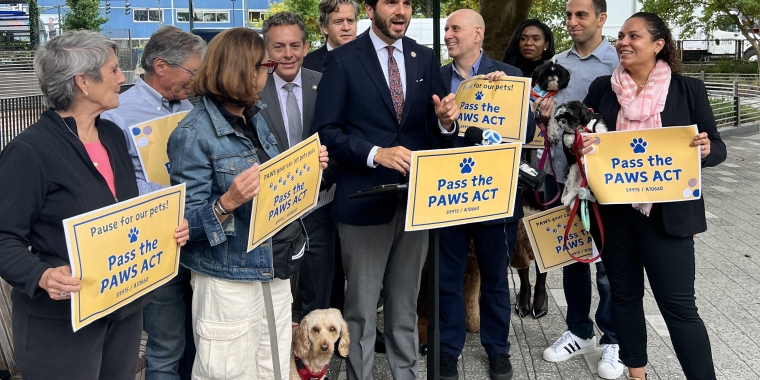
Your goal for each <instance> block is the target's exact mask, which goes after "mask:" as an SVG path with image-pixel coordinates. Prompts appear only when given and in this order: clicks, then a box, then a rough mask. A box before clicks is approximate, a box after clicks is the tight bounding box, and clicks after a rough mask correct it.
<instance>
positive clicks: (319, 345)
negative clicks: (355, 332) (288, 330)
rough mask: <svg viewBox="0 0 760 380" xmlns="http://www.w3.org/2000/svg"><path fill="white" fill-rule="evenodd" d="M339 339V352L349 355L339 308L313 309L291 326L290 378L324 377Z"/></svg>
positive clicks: (343, 322) (304, 379)
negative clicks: (299, 321) (297, 323)
mask: <svg viewBox="0 0 760 380" xmlns="http://www.w3.org/2000/svg"><path fill="white" fill-rule="evenodd" d="M338 338H340V344H339V345H338V352H339V353H340V355H341V356H343V357H345V356H347V355H348V345H349V343H350V340H349V337H348V326H346V321H344V320H343V316H342V315H341V314H340V310H338V309H321V310H314V311H312V312H311V313H309V314H307V315H306V316H305V317H303V319H302V320H301V324H300V325H295V326H294V328H293V343H292V346H291V352H290V380H302V379H303V380H309V379H323V378H324V377H325V374H326V373H327V365H328V364H330V358H331V357H332V355H333V350H334V348H335V342H337V341H338Z"/></svg>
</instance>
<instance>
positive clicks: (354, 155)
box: [311, 30, 457, 226]
mask: <svg viewBox="0 0 760 380" xmlns="http://www.w3.org/2000/svg"><path fill="white" fill-rule="evenodd" d="M368 33H371V30H368V31H367V32H365V33H362V34H361V35H360V36H359V37H357V38H356V40H354V41H351V42H349V43H347V44H344V45H342V46H341V47H340V48H338V49H335V50H332V51H331V52H330V54H327V56H326V57H325V66H324V70H323V72H322V80H321V81H320V85H319V89H318V90H317V103H316V106H315V108H314V109H315V110H318V111H317V112H316V113H315V114H314V121H313V124H312V129H311V130H312V133H313V132H319V137H320V139H321V141H322V143H323V144H324V145H326V146H327V150H328V152H330V157H334V158H336V159H337V160H338V162H339V167H340V169H339V173H338V174H337V176H336V177H337V178H336V184H337V187H336V190H335V199H334V200H333V202H332V214H333V217H334V218H335V220H337V221H339V222H342V223H348V224H352V225H357V226H366V225H376V224H383V223H387V222H389V221H390V220H391V218H392V217H393V215H394V213H395V211H396V206H397V202H398V201H399V197H398V196H397V195H388V196H379V197H369V198H361V199H349V198H348V197H349V195H351V194H354V193H357V192H358V191H360V190H364V189H367V188H371V187H375V186H379V185H384V184H393V183H398V182H405V181H407V179H406V177H404V176H401V175H400V174H399V172H397V171H395V170H392V169H388V168H385V167H382V166H378V167H376V168H374V169H373V168H370V167H369V166H367V157H368V156H369V153H370V151H371V150H372V148H373V147H374V146H379V147H381V148H389V147H395V146H403V147H406V148H407V149H409V150H413V151H414V150H425V149H430V148H431V147H432V140H433V139H439V140H441V141H444V140H447V138H445V137H443V135H442V133H441V131H440V128H439V126H438V117H437V116H436V115H435V108H434V106H433V100H432V96H433V94H437V95H438V96H439V97H440V98H443V97H444V96H445V95H447V94H448V92H446V86H445V85H444V83H443V78H442V77H441V70H440V67H441V65H440V63H439V61H438V57H437V56H436V55H435V54H434V53H433V50H431V49H430V48H427V47H424V46H422V45H419V44H417V43H416V42H414V40H412V39H410V38H406V37H405V38H404V39H403V40H402V43H403V50H404V65H405V68H406V85H405V88H406V97H405V101H404V111H403V115H402V118H401V124H400V125H399V123H398V121H397V119H396V111H395V109H394V107H393V100H392V98H391V92H390V89H389V88H388V84H387V82H386V81H385V75H384V74H383V72H382V68H381V66H380V61H379V60H378V57H377V53H376V51H375V47H374V45H373V44H372V40H371V39H370V36H369V34H368ZM456 132H457V131H455V134H456ZM449 141H450V140H449ZM449 146H450V144H449Z"/></svg>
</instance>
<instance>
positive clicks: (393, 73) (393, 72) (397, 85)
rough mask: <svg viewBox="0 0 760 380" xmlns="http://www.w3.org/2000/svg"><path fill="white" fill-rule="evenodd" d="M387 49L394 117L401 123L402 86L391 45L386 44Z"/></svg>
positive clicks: (402, 106) (402, 105) (402, 112)
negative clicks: (394, 110)
mask: <svg viewBox="0 0 760 380" xmlns="http://www.w3.org/2000/svg"><path fill="white" fill-rule="evenodd" d="M386 49H388V79H389V82H390V88H391V98H393V107H394V108H395V109H396V118H397V119H398V123H399V124H401V115H403V114H404V87H402V86H401V74H399V72H398V65H397V64H396V59H394V58H393V49H394V47H393V46H386Z"/></svg>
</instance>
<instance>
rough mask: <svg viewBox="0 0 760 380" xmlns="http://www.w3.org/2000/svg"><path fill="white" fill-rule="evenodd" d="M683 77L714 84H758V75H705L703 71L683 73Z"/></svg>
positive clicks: (759, 78)
mask: <svg viewBox="0 0 760 380" xmlns="http://www.w3.org/2000/svg"><path fill="white" fill-rule="evenodd" d="M683 75H684V76H688V77H692V78H699V79H701V80H702V82H705V83H708V82H714V83H733V82H739V83H742V84H755V85H758V84H760V75H759V74H737V73H706V72H704V71H701V72H698V73H683Z"/></svg>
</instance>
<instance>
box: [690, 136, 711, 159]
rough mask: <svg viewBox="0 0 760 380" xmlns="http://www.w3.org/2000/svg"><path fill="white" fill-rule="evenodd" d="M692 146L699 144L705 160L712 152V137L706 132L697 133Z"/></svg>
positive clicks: (701, 154) (701, 155) (700, 152)
mask: <svg viewBox="0 0 760 380" xmlns="http://www.w3.org/2000/svg"><path fill="white" fill-rule="evenodd" d="M691 146H699V155H700V157H701V158H702V159H703V160H704V159H705V157H707V156H708V155H709V154H710V139H708V138H707V133H706V132H702V133H700V134H698V135H696V136H695V137H694V141H692V142H691Z"/></svg>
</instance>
